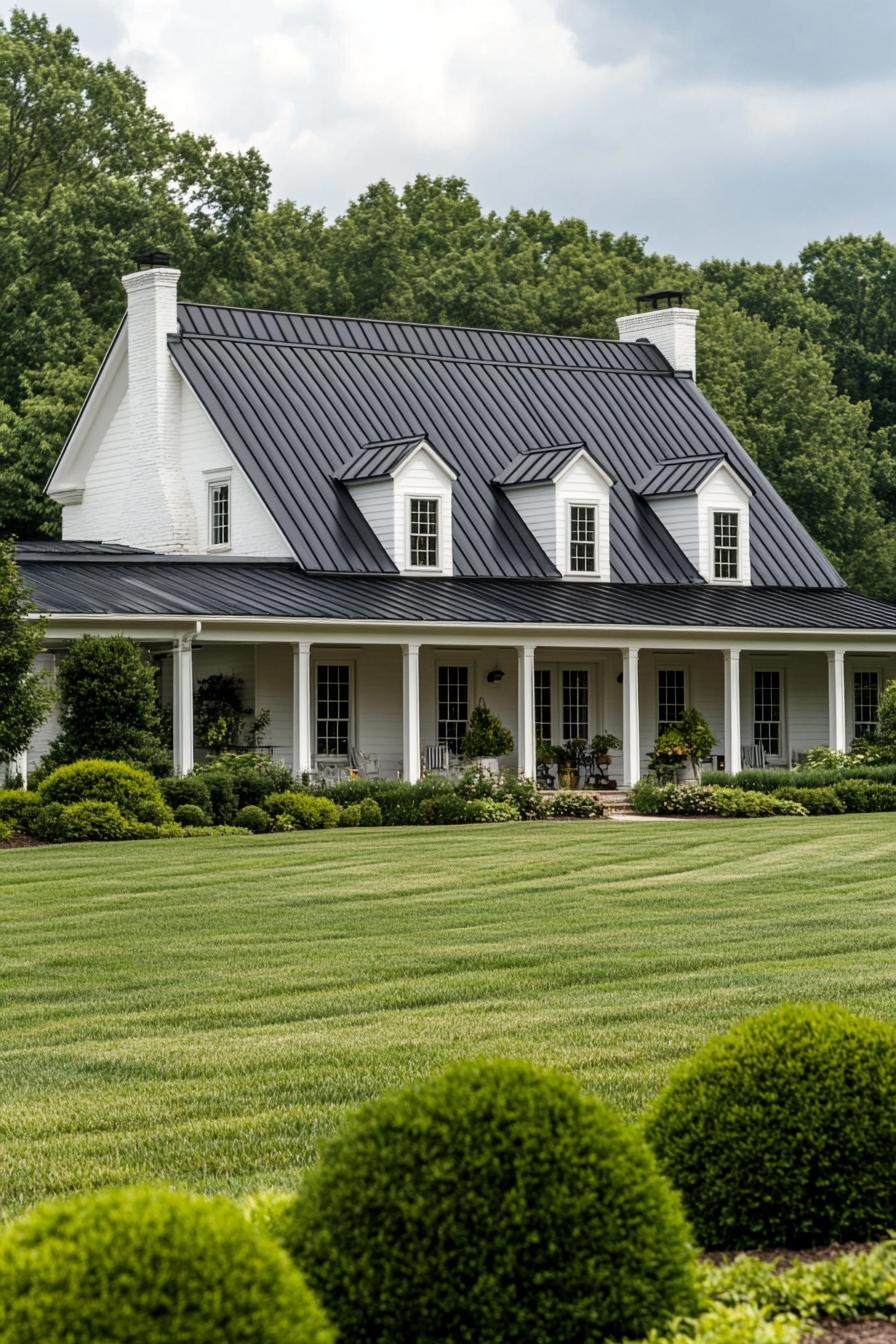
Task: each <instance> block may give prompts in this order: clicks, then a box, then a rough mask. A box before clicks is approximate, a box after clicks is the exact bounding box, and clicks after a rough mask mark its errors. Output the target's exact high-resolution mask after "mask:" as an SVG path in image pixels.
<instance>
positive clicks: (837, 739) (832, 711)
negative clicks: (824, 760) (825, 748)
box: [828, 649, 846, 751]
mask: <svg viewBox="0 0 896 1344" xmlns="http://www.w3.org/2000/svg"><path fill="white" fill-rule="evenodd" d="M844 657H845V650H844V649H829V650H828V725H829V726H828V744H829V746H830V748H831V750H832V751H845V750H846V677H845V675H844V666H843V660H844Z"/></svg>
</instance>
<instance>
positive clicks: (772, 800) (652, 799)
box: [632, 780, 808, 817]
mask: <svg viewBox="0 0 896 1344" xmlns="http://www.w3.org/2000/svg"><path fill="white" fill-rule="evenodd" d="M632 806H633V807H634V809H635V811H636V812H640V813H641V814H642V816H654V817H655V816H662V817H805V816H806V815H807V814H808V809H807V808H805V807H803V805H802V804H801V803H799V802H797V801H795V800H793V799H790V798H777V797H773V796H772V795H771V794H767V793H754V792H750V791H748V790H747V789H737V788H728V787H725V786H724V785H722V786H720V785H718V784H653V783H652V782H651V781H649V780H642V781H640V783H638V784H636V785H635V787H634V789H633V790H632Z"/></svg>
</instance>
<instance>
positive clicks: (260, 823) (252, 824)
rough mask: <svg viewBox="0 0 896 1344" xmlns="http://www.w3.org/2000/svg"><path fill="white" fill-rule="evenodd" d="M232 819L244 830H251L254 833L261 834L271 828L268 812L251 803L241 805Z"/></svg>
mask: <svg viewBox="0 0 896 1344" xmlns="http://www.w3.org/2000/svg"><path fill="white" fill-rule="evenodd" d="M233 820H234V824H235V825H237V826H240V827H242V829H243V830H244V831H252V832H253V834H255V835H263V834H264V833H265V831H269V830H270V829H271V817H270V813H268V812H266V811H265V810H264V808H263V807H254V806H253V805H252V804H250V805H249V806H248V807H241V808H240V810H239V812H237V814H236V816H235V817H234V819H233Z"/></svg>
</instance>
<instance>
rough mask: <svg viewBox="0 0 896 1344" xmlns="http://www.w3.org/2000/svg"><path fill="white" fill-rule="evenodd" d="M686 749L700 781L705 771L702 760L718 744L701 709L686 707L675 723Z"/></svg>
mask: <svg viewBox="0 0 896 1344" xmlns="http://www.w3.org/2000/svg"><path fill="white" fill-rule="evenodd" d="M675 727H676V729H677V731H678V736H679V737H680V738H681V741H682V742H683V743H684V747H685V750H686V752H687V755H688V760H689V762H690V765H691V769H692V770H693V772H694V778H695V779H696V780H697V781H698V782H699V780H700V777H701V775H702V773H703V770H702V766H701V764H700V763H701V761H702V760H704V758H705V757H707V756H708V755H709V753H710V752H711V751H712V749H713V747H714V746H715V744H716V738H715V733H714V732H713V731H712V729H711V728H710V726H709V724H708V723H707V722H706V720H705V719H704V717H703V715H702V714H701V713H700V711H699V709H693V708H691V709H686V710H685V711H684V713H683V714H682V716H681V718H680V719H679V720H678V723H676V725H675Z"/></svg>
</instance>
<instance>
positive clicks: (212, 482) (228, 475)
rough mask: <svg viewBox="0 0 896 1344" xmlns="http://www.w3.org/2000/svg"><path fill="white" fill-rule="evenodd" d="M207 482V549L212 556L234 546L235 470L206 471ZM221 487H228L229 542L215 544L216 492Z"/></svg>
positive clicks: (226, 468)
mask: <svg viewBox="0 0 896 1344" xmlns="http://www.w3.org/2000/svg"><path fill="white" fill-rule="evenodd" d="M202 474H203V476H204V477H205V478H206V481H205V501H206V503H205V509H206V512H205V549H206V550H207V551H208V552H209V554H211V555H218V554H221V553H222V552H226V551H229V550H231V549H232V546H233V470H232V468H230V467H224V468H221V469H220V470H218V471H204V472H203V473H202ZM221 485H226V486H227V540H226V541H221V542H215V541H213V540H212V538H213V537H214V534H215V533H214V492H215V490H217V488H218V487H219V486H221Z"/></svg>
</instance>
